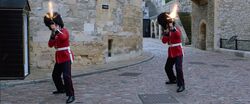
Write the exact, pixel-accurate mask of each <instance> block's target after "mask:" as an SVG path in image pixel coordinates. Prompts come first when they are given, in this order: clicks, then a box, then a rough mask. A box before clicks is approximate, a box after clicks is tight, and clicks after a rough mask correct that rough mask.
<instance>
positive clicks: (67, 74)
mask: <svg viewBox="0 0 250 104" xmlns="http://www.w3.org/2000/svg"><path fill="white" fill-rule="evenodd" d="M62 74H63V81H64V83H63V82H62V78H61V75H62ZM52 78H53V81H54V84H55V86H56V89H57V90H58V91H64V90H65V91H66V95H67V96H74V88H73V84H72V79H71V62H70V61H67V62H64V63H60V64H57V63H56V64H55V66H54V70H53V73H52Z"/></svg>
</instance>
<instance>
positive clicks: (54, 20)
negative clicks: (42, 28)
mask: <svg viewBox="0 0 250 104" xmlns="http://www.w3.org/2000/svg"><path fill="white" fill-rule="evenodd" d="M51 17H52V16H51V15H50V13H46V15H45V16H44V18H43V21H44V24H45V25H46V26H47V27H48V28H49V29H50V30H51V28H50V25H51V24H57V25H59V26H60V27H61V28H63V26H64V23H63V20H62V17H61V15H60V14H59V13H57V12H54V13H53V17H52V18H51Z"/></svg>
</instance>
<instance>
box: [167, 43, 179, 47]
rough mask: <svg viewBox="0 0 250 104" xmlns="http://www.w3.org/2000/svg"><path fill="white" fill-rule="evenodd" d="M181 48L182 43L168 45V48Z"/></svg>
mask: <svg viewBox="0 0 250 104" xmlns="http://www.w3.org/2000/svg"><path fill="white" fill-rule="evenodd" d="M175 46H182V43H176V44H170V45H169V47H175Z"/></svg>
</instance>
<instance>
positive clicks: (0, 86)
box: [0, 52, 154, 89]
mask: <svg viewBox="0 0 250 104" xmlns="http://www.w3.org/2000/svg"><path fill="white" fill-rule="evenodd" d="M143 54H144V56H146V58H143V59H142V60H139V61H136V62H133V63H128V64H123V65H117V66H113V67H111V68H99V69H95V70H94V71H93V72H86V73H80V74H75V75H72V78H76V77H82V76H89V75H93V74H100V73H105V72H110V71H114V70H119V69H122V68H125V67H129V66H133V65H137V64H140V63H143V62H147V61H149V60H151V59H153V58H154V55H153V54H152V53H149V52H146V53H145V52H143V53H142V55H141V56H143ZM145 54H146V55H145ZM138 57H140V56H138ZM109 64H112V63H109ZM103 65H105V64H103ZM96 70H98V71H96ZM50 81H51V78H45V79H39V80H29V81H21V82H10V83H0V89H4V88H8V87H14V86H17V85H27V84H37V83H44V82H50Z"/></svg>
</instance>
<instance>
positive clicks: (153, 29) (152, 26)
mask: <svg viewBox="0 0 250 104" xmlns="http://www.w3.org/2000/svg"><path fill="white" fill-rule="evenodd" d="M150 29H151V30H150V36H151V38H153V37H154V35H155V22H154V20H151V27H150Z"/></svg>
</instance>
